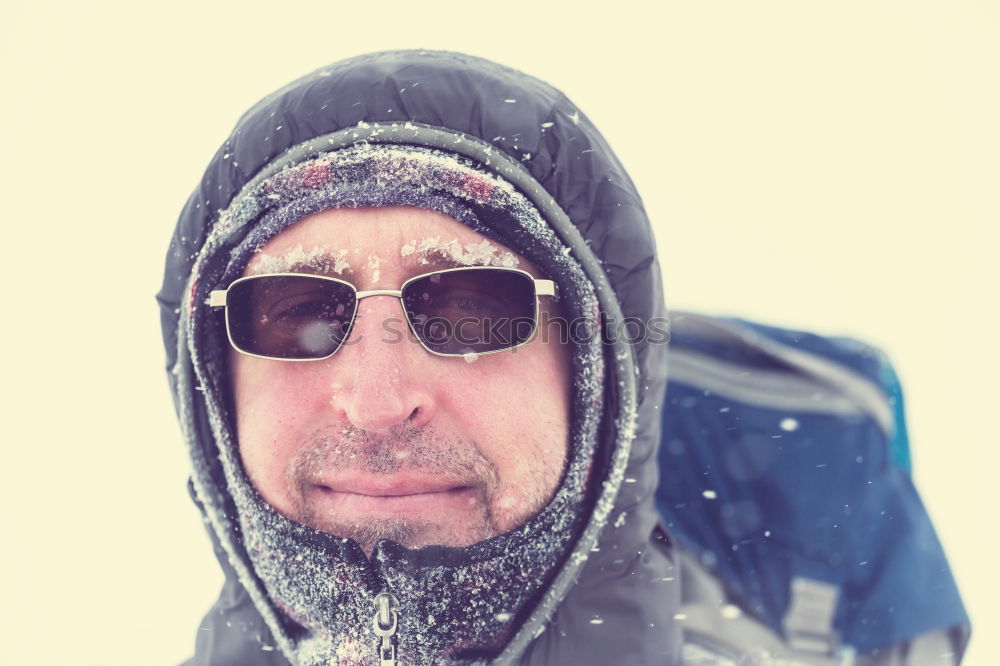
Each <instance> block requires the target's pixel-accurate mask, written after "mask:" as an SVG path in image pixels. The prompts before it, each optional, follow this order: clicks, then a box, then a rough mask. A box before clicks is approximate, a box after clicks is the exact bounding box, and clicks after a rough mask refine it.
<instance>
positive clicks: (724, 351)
mask: <svg viewBox="0 0 1000 666" xmlns="http://www.w3.org/2000/svg"><path fill="white" fill-rule="evenodd" d="M670 345H671V348H670V349H671V351H670V369H669V378H670V379H669V384H668V388H667V393H666V401H665V403H664V408H663V410H664V412H663V441H662V443H661V448H660V459H659V462H660V470H661V480H660V485H659V490H658V491H657V496H656V500H657V506H658V508H659V511H660V513H661V515H662V517H663V519H664V522H665V523H666V525H667V527H668V529H669V531H670V533H671V534H672V535H673V537H674V538H675V539H676V540H677V541H678V543H679V544H680V545H681V546H682V548H684V549H685V550H687V551H688V552H690V553H692V554H693V555H694V556H695V557H696V558H697V559H698V560H699V561H700V562H701V564H702V565H703V566H704V567H705V568H706V569H708V570H709V571H710V572H711V573H712V574H713V575H714V576H715V577H717V578H718V579H719V580H720V581H721V583H722V585H723V587H724V589H725V591H726V594H727V596H728V597H729V598H730V599H732V600H734V602H733V603H735V604H736V605H737V606H738V607H739V608H740V609H741V610H742V612H745V613H749V614H750V615H752V616H753V617H755V618H756V619H757V620H758V621H759V622H762V623H764V624H765V625H767V626H768V627H769V628H770V629H771V630H772V631H774V632H775V633H777V634H778V635H780V636H782V637H784V639H786V640H793V639H796V640H799V643H800V644H806V645H808V644H809V643H810V641H811V642H812V644H819V645H820V646H821V647H823V649H825V650H828V653H830V654H833V653H834V652H836V651H838V650H843V649H847V650H850V651H851V652H856V653H857V654H868V653H872V652H875V651H879V650H884V649H887V648H890V647H892V646H896V645H900V644H903V643H905V642H907V641H909V640H911V639H913V638H915V637H917V636H919V635H921V634H925V633H927V632H933V631H941V630H947V631H951V632H952V634H953V635H956V636H959V638H958V640H956V645H958V652H959V654H958V658H960V653H961V650H962V648H964V645H965V642H966V641H967V637H968V633H969V618H968V615H967V614H966V611H965V608H964V607H963V605H962V601H961V599H960V597H959V594H958V589H957V587H956V585H955V581H954V578H953V577H952V574H951V570H950V569H949V567H948V562H947V560H946V559H945V555H944V552H943V550H942V548H941V544H940V543H939V542H938V539H937V537H936V536H935V534H934V529H933V527H932V525H931V522H930V519H929V517H928V515H927V512H926V511H925V509H924V507H923V505H922V504H921V502H920V498H919V497H918V495H917V491H916V489H915V488H914V485H913V479H912V477H911V475H910V454H909V448H908V444H907V436H906V427H905V422H904V419H903V400H902V394H901V390H900V386H899V382H898V380H897V378H896V376H895V373H894V372H893V370H892V368H891V366H890V365H889V363H888V362H887V360H886V358H885V356H884V355H883V354H881V353H880V352H879V351H877V350H875V349H872V348H871V347H868V346H866V345H864V344H862V343H860V342H857V341H855V340H851V339H846V338H828V337H820V336H817V335H812V334H809V333H802V332H798V331H790V330H783V329H778V328H772V327H767V326H762V325H759V324H753V323H750V322H746V321H742V320H735V319H719V318H711V317H704V316H700V315H694V314H689V313H679V312H678V313H673V314H672V317H671V341H670ZM803 640H804V641H805V642H804V643H803Z"/></svg>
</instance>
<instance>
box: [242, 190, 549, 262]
mask: <svg viewBox="0 0 1000 666" xmlns="http://www.w3.org/2000/svg"><path fill="white" fill-rule="evenodd" d="M457 266H506V267H512V268H513V267H517V268H521V269H523V270H527V271H529V272H531V273H537V271H535V270H534V267H533V266H532V265H531V264H530V262H528V261H527V260H526V259H524V258H523V257H521V256H520V255H518V254H517V253H516V252H514V251H512V250H511V249H510V248H508V247H506V246H504V245H503V244H501V243H498V242H496V241H493V240H490V239H488V238H486V237H485V236H483V235H482V234H480V233H478V232H477V231H474V230H473V229H471V228H469V227H468V226H466V225H465V224H463V223H461V222H459V221H458V220H456V219H454V218H452V217H449V216H448V215H445V214H443V213H439V212H437V211H432V210H427V209H423V208H415V207H410V206H391V207H384V208H336V209H329V210H325V211H321V212H319V213H314V214H313V215H309V216H307V217H305V218H303V219H302V220H299V221H298V222H296V223H295V224H294V225H292V226H291V227H289V228H288V229H286V230H284V231H283V232H281V233H280V234H278V235H277V236H275V237H274V238H272V239H271V240H269V241H268V242H267V243H266V244H265V245H264V246H263V247H262V248H261V249H260V251H259V252H258V253H257V254H256V255H255V256H254V258H253V259H252V260H251V261H250V262H249V264H248V265H247V267H246V270H245V271H244V275H255V274H261V273H281V272H308V273H317V274H335V275H356V274H358V273H359V272H360V271H362V270H363V269H365V268H366V267H367V268H374V269H376V270H375V274H376V275H378V274H379V273H387V272H399V273H401V274H407V273H414V274H415V273H417V272H422V271H426V270H435V269H439V268H452V267H457ZM379 269H380V270H379Z"/></svg>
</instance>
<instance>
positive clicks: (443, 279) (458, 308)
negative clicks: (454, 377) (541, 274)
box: [403, 268, 535, 354]
mask: <svg viewBox="0 0 1000 666" xmlns="http://www.w3.org/2000/svg"><path fill="white" fill-rule="evenodd" d="M403 307H404V308H405V310H406V315H407V317H409V319H410V322H411V324H412V325H413V329H414V332H415V333H416V334H417V336H418V337H419V338H420V339H421V341H422V342H423V343H424V344H425V345H426V346H427V348H428V349H430V350H431V351H434V352H437V353H439V354H472V353H480V354H481V353H484V352H490V351H498V350H501V349H509V348H510V347H515V346H517V345H519V344H522V343H524V342H527V341H528V340H530V339H531V336H532V335H533V334H534V331H535V283H534V280H532V278H531V277H530V276H528V275H525V274H524V273H519V272H517V271H507V270H500V269H485V268H480V269H476V268H470V269H463V270H456V271H449V272H446V273H435V274H433V275H428V276H426V277H423V278H420V279H418V280H414V281H413V282H410V283H409V284H407V285H406V287H405V288H404V290H403Z"/></svg>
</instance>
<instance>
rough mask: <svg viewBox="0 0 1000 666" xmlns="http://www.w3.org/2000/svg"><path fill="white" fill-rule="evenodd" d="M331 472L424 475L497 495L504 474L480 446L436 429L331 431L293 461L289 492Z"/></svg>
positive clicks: (405, 426)
mask: <svg viewBox="0 0 1000 666" xmlns="http://www.w3.org/2000/svg"><path fill="white" fill-rule="evenodd" d="M331 470H357V471H363V472H366V473H369V474H376V475H385V476H389V475H392V474H395V473H398V472H401V471H420V472H423V473H426V474H431V475H435V476H443V477H446V478H449V479H458V480H462V481H463V482H464V481H468V484H467V485H470V486H477V487H479V488H481V489H482V490H484V491H485V492H486V495H487V496H490V495H491V494H492V491H494V490H495V489H496V488H497V486H498V485H499V474H498V472H497V469H496V466H495V465H493V463H491V462H490V461H489V460H488V459H487V458H486V457H485V456H483V454H482V453H481V452H480V451H479V449H478V447H477V446H476V443H475V441H473V440H470V439H462V438H458V437H454V436H450V435H445V434H443V433H441V432H439V431H438V430H436V429H435V428H433V427H429V426H425V427H419V426H415V425H413V424H412V423H410V422H405V423H399V424H396V425H394V426H392V427H390V428H388V429H386V430H382V431H379V432H371V431H368V430H363V429H361V428H358V427H356V426H353V425H344V426H326V427H323V428H320V429H318V430H315V431H313V432H311V433H310V434H309V435H307V437H306V439H305V441H304V442H303V445H302V446H300V447H299V449H298V452H297V453H296V454H295V456H294V457H293V458H292V460H291V461H290V464H289V466H288V469H287V471H286V476H287V477H288V479H287V480H288V481H289V482H290V484H289V487H293V488H299V490H300V491H304V489H305V487H306V486H307V485H308V484H311V483H315V482H316V481H317V480H321V479H322V478H323V477H324V475H325V474H326V473H328V472H330V471H331Z"/></svg>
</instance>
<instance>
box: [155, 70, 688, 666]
mask: <svg viewBox="0 0 1000 666" xmlns="http://www.w3.org/2000/svg"><path fill="white" fill-rule="evenodd" d="M362 144H364V145H372V144H400V145H407V146H422V147H425V148H429V149H435V150H440V151H444V152H447V153H450V154H455V155H458V156H460V157H461V158H462V159H463V160H465V161H466V162H468V163H470V164H473V165H474V167H475V168H476V169H478V170H480V171H481V172H483V173H485V174H493V175H497V176H500V177H502V178H503V179H504V180H505V181H506V182H509V183H511V184H512V185H513V186H514V187H515V188H516V189H517V190H518V191H519V192H520V193H521V194H522V195H523V196H524V197H526V198H527V199H528V200H529V201H530V202H531V203H532V204H533V205H534V206H535V207H536V208H537V209H538V211H540V213H541V215H542V217H543V218H544V220H545V221H546V222H547V224H548V225H549V226H550V227H551V229H552V230H553V231H554V233H555V235H556V237H557V238H558V241H559V242H560V243H561V244H562V246H564V247H565V248H566V251H567V253H568V254H570V255H571V256H572V258H573V259H575V261H576V262H577V263H578V264H579V266H580V267H581V269H582V271H583V272H584V273H585V275H586V278H587V279H588V280H589V282H590V284H591V285H592V286H593V290H594V295H595V296H596V302H597V305H598V307H599V308H600V312H601V314H602V316H603V317H604V318H605V319H610V320H614V321H623V320H624V319H625V318H636V319H637V320H641V321H650V320H652V319H653V318H657V317H665V315H666V312H665V310H664V302H663V295H662V290H661V281H660V274H659V268H658V265H657V258H656V249H655V247H654V241H653V236H652V232H651V229H650V224H649V221H648V219H647V217H646V214H645V212H644V210H643V207H642V203H641V201H640V198H639V195H638V194H637V192H636V190H635V187H634V186H633V184H632V182H631V180H630V179H629V177H628V175H627V174H626V173H625V171H624V169H623V168H622V166H621V164H620V163H619V162H618V160H617V159H616V158H615V156H614V154H613V153H612V151H611V149H610V148H609V147H608V145H607V143H606V142H605V141H604V139H603V138H602V137H601V135H600V134H599V133H598V131H597V130H596V129H595V127H594V126H593V125H592V124H591V123H590V121H589V120H588V119H587V117H586V116H585V115H584V114H583V113H581V111H580V110H579V109H577V108H576V106H575V105H574V104H573V103H572V102H571V101H570V100H568V99H567V98H566V97H565V96H564V95H563V94H562V93H560V92H559V91H558V90H556V89H554V88H552V87H551V86H549V85H548V84H546V83H543V82H541V81H539V80H537V79H534V78H532V77H530V76H526V75H524V74H522V73H520V72H517V71H513V70H511V69H508V68H505V67H502V66H499V65H497V64H494V63H492V62H488V61H485V60H481V59H478V58H473V57H469V56H464V55H459V54H454V53H442V52H426V51H403V52H386V53H378V54H372V55H365V56H361V57H357V58H353V59H350V60H347V61H343V62H339V63H336V64H333V65H331V66H329V67H326V68H323V69H321V70H318V71H316V72H313V73H312V74H309V75H308V76H305V77H303V78H301V79H299V80H297V81H295V82H293V83H291V84H289V85H288V86H286V87H285V88H283V89H281V90H279V91H277V92H275V93H274V94H272V95H270V96H268V97H266V98H265V99H263V100H261V101H260V102H259V103H258V104H257V105H256V106H254V107H253V108H252V109H250V110H249V111H248V112H247V113H246V114H245V115H244V116H243V118H241V119H240V121H239V122H238V124H237V126H236V128H235V129H234V130H233V132H232V134H231V135H230V136H229V138H228V139H227V140H226V141H225V143H224V144H223V145H222V147H221V148H220V149H219V150H218V152H217V153H216V154H215V156H214V158H213V159H212V161H211V163H210V164H209V166H208V168H207V170H206V171H205V175H204V177H203V179H202V181H201V183H200V185H199V186H198V188H197V189H196V191H195V192H194V193H193V194H192V196H191V197H190V199H189V200H188V202H187V205H186V206H185V208H184V210H183V212H182V214H181V216H180V220H179V221H178V224H177V229H176V232H175V234H174V237H173V241H172V244H171V248H170V250H169V252H168V256H167V265H166V270H165V276H164V282H163V286H162V290H161V291H160V293H159V295H158V299H159V302H160V306H161V315H162V325H163V335H164V341H165V346H166V351H167V357H168V362H167V369H168V374H169V377H170V381H171V386H172V388H173V391H174V395H175V405H176V407H177V409H178V414H179V418H180V420H181V424H182V427H183V429H184V432H185V434H186V438H187V440H188V444H189V446H190V451H191V456H192V460H193V463H194V475H193V479H192V481H193V482H192V491H193V496H194V498H195V501H196V502H197V503H198V504H199V506H200V507H201V508H202V511H203V513H204V514H205V518H206V524H207V525H208V529H209V532H210V534H211V536H212V538H213V540H214V543H215V545H216V551H217V555H218V558H219V561H220V564H221V565H222V567H223V569H224V571H225V574H226V582H225V586H224V589H223V591H222V594H221V596H220V598H219V601H218V603H217V604H216V605H215V607H214V608H213V609H212V610H211V611H210V612H209V613H208V615H207V616H206V618H205V621H204V623H203V626H202V627H201V630H200V631H199V632H198V639H197V648H196V655H195V657H194V659H193V660H192V662H190V663H192V664H197V665H208V664H212V665H213V666H225V665H229V664H231V665H234V666H235V665H240V666H250V665H258V664H259V665H265V664H266V665H274V666H276V665H278V664H282V665H284V664H288V663H289V662H290V661H293V660H295V659H301V658H300V657H296V656H295V655H296V654H299V653H295V652H294V651H292V649H291V648H290V647H289V646H291V645H294V644H295V641H296V640H297V636H296V628H295V627H294V626H293V625H291V624H289V623H288V622H287V621H286V619H285V618H283V617H282V615H281V612H280V610H279V609H278V608H277V607H276V605H275V604H274V600H273V599H270V598H269V597H268V594H267V592H266V590H265V588H264V586H263V585H262V584H261V581H260V580H259V578H258V576H257V572H255V570H254V566H253V563H252V562H251V559H250V557H249V556H248V554H247V547H246V543H245V542H244V540H243V535H242V534H241V531H240V526H239V522H238V521H237V520H235V519H234V516H233V509H232V502H231V497H230V494H229V493H230V490H229V488H228V486H227V482H226V478H225V474H224V473H223V470H222V469H221V465H220V462H219V460H220V444H219V442H218V441H216V440H217V439H218V437H217V433H218V432H219V428H220V427H224V425H223V426H219V423H218V421H223V422H224V421H226V419H227V418H228V414H227V411H226V401H225V396H224V388H220V387H224V384H225V380H224V379H222V378H220V377H219V375H220V374H224V371H223V370H220V369H219V368H217V367H212V364H211V363H210V362H208V361H206V359H205V354H204V353H203V346H204V345H205V344H206V343H205V341H204V338H202V337H199V336H200V335H201V333H199V331H201V330H202V329H200V328H199V326H200V324H199V323H198V322H200V321H203V320H206V318H207V317H208V315H206V314H205V313H204V310H205V309H206V308H207V305H206V303H205V301H206V299H207V294H208V291H209V290H210V289H213V288H216V287H217V285H215V284H212V283H211V281H210V280H208V279H207V278H206V275H208V272H207V271H209V269H210V266H211V265H212V262H213V261H214V260H216V259H217V258H218V257H220V256H222V255H224V254H225V252H226V251H227V250H228V249H229V248H231V245H225V244H222V245H219V246H218V247H215V246H213V245H212V237H213V236H212V234H213V233H216V232H218V226H219V225H220V224H226V223H228V218H226V219H223V220H220V217H225V216H224V215H222V214H223V212H225V211H228V210H229V209H230V207H231V206H232V205H233V202H234V200H236V199H237V197H238V195H239V194H240V193H241V191H243V190H245V189H246V188H249V187H252V186H253V185H254V183H256V182H259V181H260V179H261V178H265V177H268V176H269V175H271V174H274V173H276V172H277V171H280V170H281V169H285V168H290V167H294V166H295V165H296V164H299V163H301V162H303V161H305V160H308V159H312V158H315V157H316V156H317V155H320V154H322V153H323V151H327V150H332V149H343V148H349V147H351V146H353V145H362ZM237 240H238V239H237ZM525 242H528V243H530V240H529V241H525ZM520 249H522V251H523V248H520ZM528 249H529V250H530V249H531V248H530V247H529V248H528ZM561 286H563V287H565V286H567V285H561ZM206 325H207V324H206ZM602 349H603V359H604V362H603V368H604V376H603V378H602V379H601V386H602V388H601V391H600V393H601V394H602V402H601V407H600V408H599V416H600V421H599V424H598V425H597V430H596V432H597V442H596V447H597V448H596V452H595V453H594V456H593V460H592V463H593V464H592V466H591V467H590V469H589V486H588V487H589V489H590V490H589V494H588V499H587V502H586V503H585V505H584V508H583V509H582V514H583V515H581V516H580V522H579V524H578V526H577V528H576V529H575V531H574V533H573V536H572V539H571V541H570V543H569V545H568V546H567V548H566V550H565V552H563V553H561V557H560V559H559V562H558V565H557V566H556V567H555V568H554V570H553V571H552V572H551V573H550V574H549V575H547V577H546V579H545V581H544V584H543V586H542V588H541V589H540V590H539V591H538V593H537V594H535V595H534V596H533V597H532V598H531V599H530V601H529V602H528V605H527V606H526V607H525V608H524V609H522V610H521V611H520V612H519V613H518V617H517V619H516V621H515V622H514V624H512V625H511V626H510V627H509V630H508V631H507V633H506V634H505V635H504V638H503V640H502V643H501V645H500V646H499V648H498V649H497V650H495V651H493V652H489V653H478V654H474V653H468V654H464V655H463V654H458V656H456V657H455V658H454V662H455V663H471V662H476V663H486V662H488V663H496V664H501V663H503V664H525V665H540V664H579V665H587V664H594V665H597V664H600V665H604V664H673V663H677V662H678V660H679V654H680V633H679V628H678V625H677V622H676V620H675V619H674V616H675V614H676V613H677V612H678V607H679V587H678V581H677V577H676V571H675V565H674V553H673V547H672V545H671V543H670V541H669V539H668V538H667V536H666V534H665V533H664V532H663V531H662V528H661V527H660V522H659V519H658V516H657V513H656V510H655V508H654V492H655V490H656V486H657V481H658V470H657V455H656V451H657V446H658V444H659V438H660V425H659V424H660V408H661V403H662V400H663V396H664V386H665V381H666V345H664V344H659V343H657V341H652V342H649V341H639V342H636V343H634V344H631V343H629V341H627V340H624V339H617V340H609V341H608V343H607V344H604V345H602ZM220 396H221V397H220ZM457 550H458V551H462V550H463V549H457ZM415 557H416V556H415ZM456 557H457V558H458V560H461V559H462V557H463V555H462V553H461V552H459V554H458V555H457V556H456ZM404 559H405V558H404ZM416 560H417V561H418V564H416V565H415V566H416V568H417V569H419V568H420V566H421V565H420V564H419V562H420V561H422V560H420V558H419V557H416ZM396 564H398V562H396ZM411 564H412V562H411ZM431 565H433V566H438V567H440V566H444V567H447V566H448V564H447V563H444V564H443V563H442V561H440V560H435V561H433V562H430V561H428V564H427V566H428V567H430V566H431ZM379 573H380V572H378V571H377V572H376V574H375V575H379ZM411 573H412V571H411ZM417 573H419V571H418V572H417ZM414 575H416V574H414ZM455 584H456V585H457V584H458V583H455ZM405 612H406V609H405V608H403V609H401V610H400V613H405ZM401 627H403V628H402V629H401V630H400V636H399V637H398V640H399V644H400V649H401V651H402V650H404V648H405V646H406V645H407V644H408V642H409V644H411V645H412V644H413V641H419V640H420V638H419V636H417V635H416V633H417V631H416V630H415V629H413V627H419V624H416V625H415V624H413V623H411V624H409V625H405V626H404V625H403V624H402V623H401ZM407 627H408V628H407ZM407 632H409V635H408V634H407ZM370 640H371V646H372V647H371V657H370V660H367V661H364V660H363V663H379V662H378V661H377V659H376V647H375V646H376V638H375V636H374V634H372V636H371V637H370ZM345 663H346V660H345ZM350 663H357V662H353V661H352V662H350ZM404 663H405V662H404ZM442 663H445V661H443V662H442ZM447 663H452V662H450V661H448V662H447Z"/></svg>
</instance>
